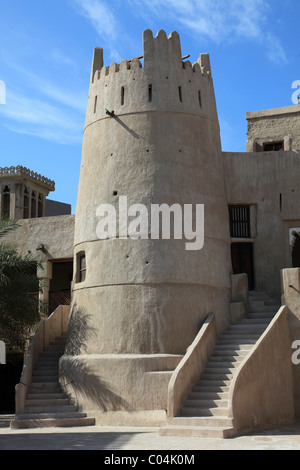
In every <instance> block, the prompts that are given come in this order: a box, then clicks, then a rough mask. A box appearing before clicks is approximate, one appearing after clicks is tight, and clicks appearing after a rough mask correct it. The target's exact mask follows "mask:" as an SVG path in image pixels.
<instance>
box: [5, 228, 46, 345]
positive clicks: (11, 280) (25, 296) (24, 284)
mask: <svg viewBox="0 0 300 470" xmlns="http://www.w3.org/2000/svg"><path fill="white" fill-rule="evenodd" d="M17 227H18V224H17V222H16V221H11V220H8V219H0V238H2V237H4V235H6V234H7V233H8V232H10V231H11V230H15V229H17ZM37 265H39V262H38V260H37V259H36V258H34V257H33V256H32V255H26V256H21V255H19V254H18V252H17V251H16V249H15V248H14V247H13V246H11V245H9V244H7V243H4V242H2V243H0V337H1V339H2V340H4V342H5V343H6V344H7V345H9V348H10V349H11V350H14V349H15V350H16V349H18V350H20V349H21V350H24V348H25V344H26V341H27V339H28V338H29V337H30V334H31V332H32V329H33V327H34V326H35V325H36V324H37V323H38V321H39V319H40V316H39V308H38V298H37V295H36V294H37V292H38V291H39V280H38V278H37V274H36V271H37Z"/></svg>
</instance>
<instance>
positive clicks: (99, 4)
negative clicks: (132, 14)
mask: <svg viewBox="0 0 300 470" xmlns="http://www.w3.org/2000/svg"><path fill="white" fill-rule="evenodd" d="M74 5H75V6H76V5H77V7H78V11H79V13H80V14H81V15H82V16H84V17H85V18H87V19H88V20H89V21H90V22H91V24H92V26H93V27H94V28H95V30H96V31H97V33H98V35H99V36H100V37H101V38H105V39H106V38H108V40H109V41H111V40H114V39H116V37H117V32H116V31H117V20H116V17H115V15H114V13H113V11H112V9H111V7H109V6H108V4H107V3H105V2H104V1H102V0H74Z"/></svg>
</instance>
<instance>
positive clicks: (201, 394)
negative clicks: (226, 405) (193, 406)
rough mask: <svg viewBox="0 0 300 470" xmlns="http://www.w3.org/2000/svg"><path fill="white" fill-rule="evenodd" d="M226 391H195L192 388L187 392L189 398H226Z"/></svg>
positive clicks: (227, 394) (227, 395)
mask: <svg viewBox="0 0 300 470" xmlns="http://www.w3.org/2000/svg"><path fill="white" fill-rule="evenodd" d="M228 397H229V393H228V392H220V391H218V392H215V391H204V390H202V391H195V390H194V389H193V390H192V391H191V392H190V394H189V399H190V400H210V401H212V400H218V399H222V400H228Z"/></svg>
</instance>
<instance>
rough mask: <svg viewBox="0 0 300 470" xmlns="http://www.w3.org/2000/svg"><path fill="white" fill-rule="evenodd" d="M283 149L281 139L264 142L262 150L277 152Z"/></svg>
mask: <svg viewBox="0 0 300 470" xmlns="http://www.w3.org/2000/svg"><path fill="white" fill-rule="evenodd" d="M280 150H284V142H283V140H282V141H280V142H268V143H265V144H264V152H279V151H280Z"/></svg>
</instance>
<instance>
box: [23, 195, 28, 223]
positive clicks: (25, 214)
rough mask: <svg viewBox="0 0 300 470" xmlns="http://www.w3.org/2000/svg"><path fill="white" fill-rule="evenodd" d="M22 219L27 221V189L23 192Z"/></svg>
mask: <svg viewBox="0 0 300 470" xmlns="http://www.w3.org/2000/svg"><path fill="white" fill-rule="evenodd" d="M23 201H24V203H23V219H29V194H28V189H27V188H25V190H24V199H23Z"/></svg>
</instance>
